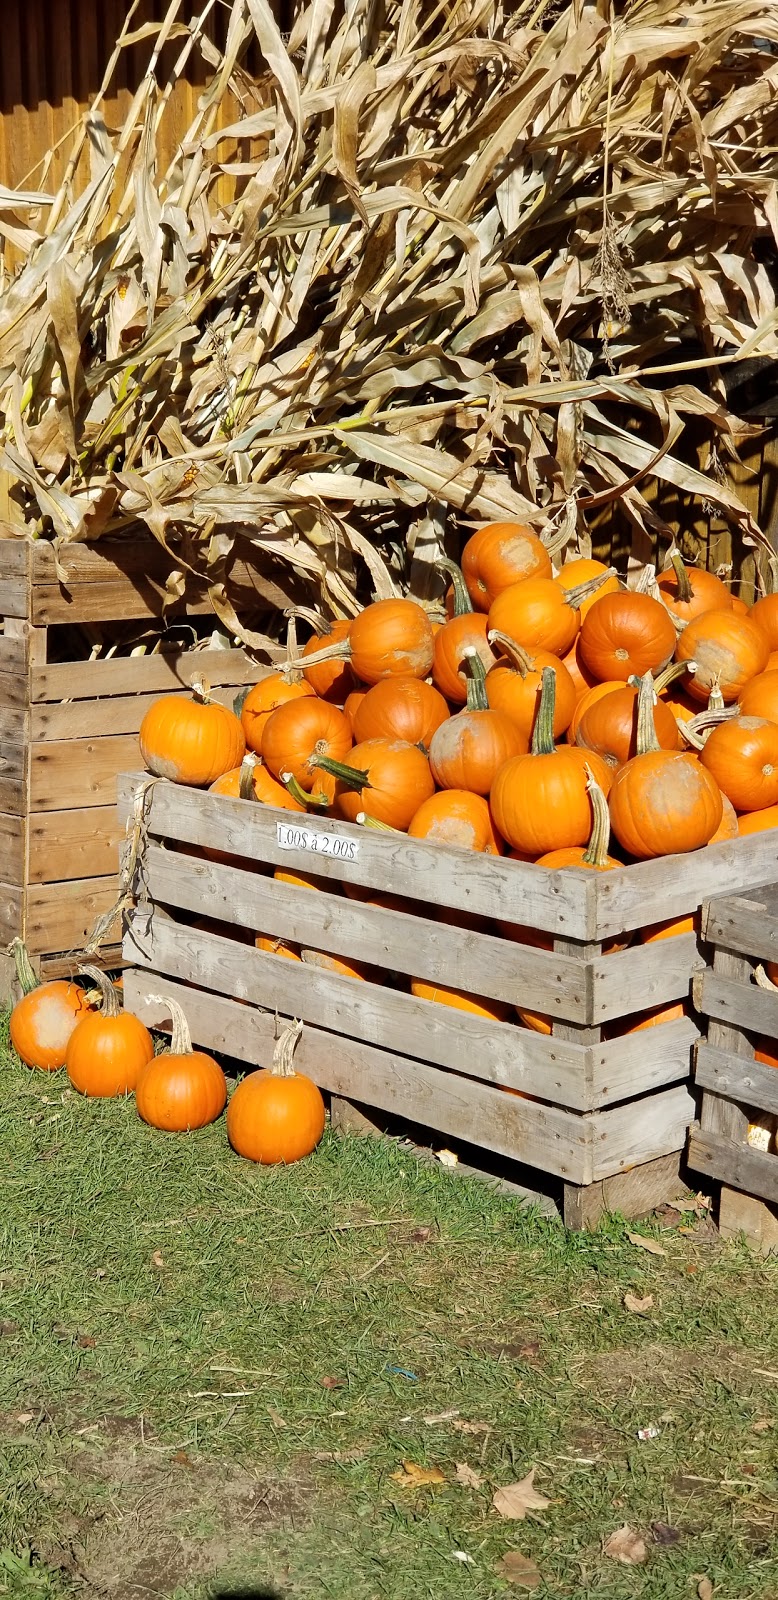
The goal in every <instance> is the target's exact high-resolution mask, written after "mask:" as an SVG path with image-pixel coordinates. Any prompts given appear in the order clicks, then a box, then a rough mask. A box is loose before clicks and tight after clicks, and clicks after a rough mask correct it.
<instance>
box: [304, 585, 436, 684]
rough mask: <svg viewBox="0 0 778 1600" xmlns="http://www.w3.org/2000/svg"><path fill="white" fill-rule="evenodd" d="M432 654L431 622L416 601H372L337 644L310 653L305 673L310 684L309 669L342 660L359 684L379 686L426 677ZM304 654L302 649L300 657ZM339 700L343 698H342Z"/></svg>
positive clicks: (429, 669) (430, 665)
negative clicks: (391, 680)
mask: <svg viewBox="0 0 778 1600" xmlns="http://www.w3.org/2000/svg"><path fill="white" fill-rule="evenodd" d="M333 631H334V630H333ZM317 643H320V641H317ZM306 649H307V646H306ZM432 651H433V631H432V623H431V622H430V619H429V617H428V616H427V613H426V611H424V610H423V609H422V607H421V606H420V605H417V604H416V601H415V600H375V601H374V602H373V604H372V605H370V606H365V609H364V611H361V612H360V614H359V616H358V617H354V619H353V621H352V622H351V623H349V626H348V632H347V633H346V634H345V635H343V636H342V637H341V638H340V640H339V641H338V642H336V643H330V644H328V645H326V646H324V647H323V648H319V649H316V650H312V651H311V654H310V657H309V666H308V667H306V668H305V669H304V670H305V675H306V678H307V679H308V681H309V682H310V681H311V678H310V669H311V667H312V666H317V665H319V664H320V663H321V662H328V661H334V660H341V661H349V662H350V663H351V666H352V668H353V671H354V673H355V675H356V677H357V678H358V679H359V680H360V681H361V682H362V683H367V684H373V683H380V681H381V679H382V678H405V677H411V678H426V677H428V676H429V673H430V671H431V668H432ZM305 654H306V652H305V650H304V651H303V658H305ZM353 687H354V684H353V683H352V684H351V688H353ZM348 692H349V691H348V690H347V691H346V693H348ZM341 698H342V699H345V695H343V696H342V697H341Z"/></svg>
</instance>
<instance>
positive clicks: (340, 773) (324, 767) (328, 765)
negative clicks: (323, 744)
mask: <svg viewBox="0 0 778 1600" xmlns="http://www.w3.org/2000/svg"><path fill="white" fill-rule="evenodd" d="M313 766H314V767H319V768H320V769H321V771H322V772H329V773H330V775H331V776H332V777H333V778H339V779H340V782H341V783H345V785H346V787H347V788H348V789H364V788H365V787H366V785H367V784H368V783H369V781H370V773H369V772H360V771H359V769H358V768H357V767H347V766H346V764H345V762H343V761H334V760H333V758H332V756H316V759H315V760H314V761H313Z"/></svg>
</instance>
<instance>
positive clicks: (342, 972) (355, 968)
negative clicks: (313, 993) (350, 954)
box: [301, 950, 368, 982]
mask: <svg viewBox="0 0 778 1600" xmlns="http://www.w3.org/2000/svg"><path fill="white" fill-rule="evenodd" d="M301 955H302V959H303V961H304V962H305V964H306V966H308V967H319V968H320V969H321V971H322V972H334V973H335V974H336V976H337V977H339V978H360V979H361V980H362V982H364V980H365V979H366V978H367V975H368V969H367V967H364V966H362V964H361V962H359V961H346V960H345V959H344V957H343V956H331V955H329V953H328V952H327V951H325V950H302V951H301Z"/></svg>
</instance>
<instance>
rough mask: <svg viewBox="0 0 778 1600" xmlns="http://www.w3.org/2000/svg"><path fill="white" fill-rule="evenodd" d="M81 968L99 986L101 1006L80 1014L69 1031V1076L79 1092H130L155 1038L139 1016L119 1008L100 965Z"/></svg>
mask: <svg viewBox="0 0 778 1600" xmlns="http://www.w3.org/2000/svg"><path fill="white" fill-rule="evenodd" d="M82 970H83V971H84V972H85V973H86V975H87V977H89V978H91V979H92V981H93V982H94V984H95V986H96V987H97V988H98V989H99V990H100V993H101V995H102V1006H101V1009H100V1010H99V1011H93V1012H91V1013H90V1014H89V1015H88V1016H86V1017H83V1018H82V1019H81V1021H80V1022H79V1023H78V1024H77V1026H76V1027H75V1028H74V1029H73V1032H72V1033H71V1035H70V1038H69V1040H68V1045H67V1050H66V1053H65V1066H66V1067H67V1073H68V1077H69V1079H70V1081H71V1083H72V1085H73V1088H74V1089H77V1090H78V1092H79V1094H84V1095H88V1096H89V1097H90V1098H94V1099H109V1098H113V1097H115V1096H117V1095H123V1094H131V1093H132V1091H133V1089H134V1088H135V1086H136V1084H137V1082H138V1079H139V1077H140V1075H141V1072H142V1070H143V1068H144V1067H145V1065H146V1063H147V1062H148V1061H150V1060H151V1058H152V1056H153V1054H154V1040H153V1039H152V1037H151V1034H150V1033H149V1030H148V1028H146V1027H144V1025H143V1023H142V1022H141V1020H140V1018H139V1017H134V1016H133V1015H132V1012H130V1011H120V1009H119V996H118V994H117V992H116V989H115V988H114V985H113V984H112V983H111V980H110V978H108V977H106V974H105V973H104V972H101V971H100V968H99V967H84V968H83V969H82Z"/></svg>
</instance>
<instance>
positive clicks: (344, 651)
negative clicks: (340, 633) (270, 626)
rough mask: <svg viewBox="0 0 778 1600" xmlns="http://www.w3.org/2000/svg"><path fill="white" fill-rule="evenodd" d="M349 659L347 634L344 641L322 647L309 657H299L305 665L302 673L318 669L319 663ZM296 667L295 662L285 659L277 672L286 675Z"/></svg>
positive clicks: (312, 652) (349, 646)
mask: <svg viewBox="0 0 778 1600" xmlns="http://www.w3.org/2000/svg"><path fill="white" fill-rule="evenodd" d="M350 658H351V644H350V642H349V637H348V634H346V637H345V639H336V640H335V643H334V644H327V645H323V646H322V648H321V650H313V651H311V654H310V655H309V656H303V657H301V660H302V661H303V662H304V663H305V665H304V668H303V671H305V670H307V668H308V667H318V665H319V662H320V661H348V660H350ZM296 665H297V663H296V662H295V661H290V660H289V659H288V658H287V660H286V661H282V662H281V666H280V668H279V671H280V672H283V673H287V672H289V670H290V669H291V670H294V668H295V667H296Z"/></svg>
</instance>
